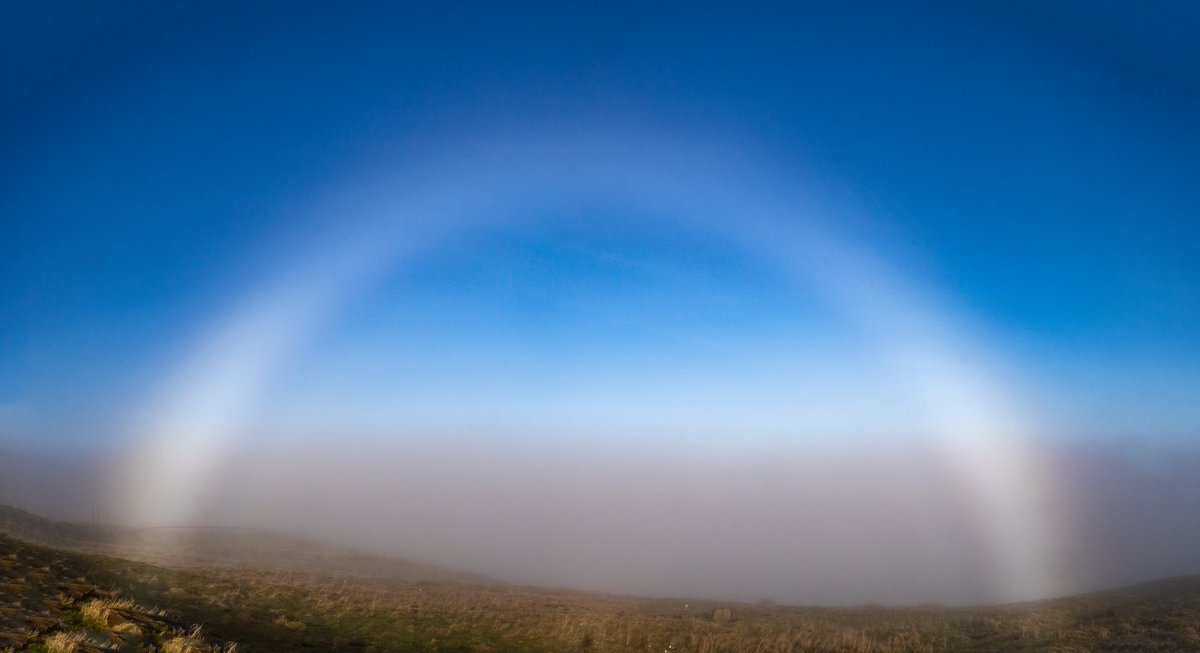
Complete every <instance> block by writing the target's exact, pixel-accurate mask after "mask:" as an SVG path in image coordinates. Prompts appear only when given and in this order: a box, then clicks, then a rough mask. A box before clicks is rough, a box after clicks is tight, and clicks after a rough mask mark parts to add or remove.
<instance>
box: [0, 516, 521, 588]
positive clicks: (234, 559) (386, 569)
mask: <svg viewBox="0 0 1200 653" xmlns="http://www.w3.org/2000/svg"><path fill="white" fill-rule="evenodd" d="M0 532H2V533H5V534H7V535H9V536H11V537H14V538H17V539H21V540H25V541H27V542H32V543H34V544H41V545H44V546H50V547H55V548H62V549H69V550H73V551H78V552H82V553H99V554H104V555H109V556H112V557H116V558H124V559H127V560H136V561H138V562H147V563H151V564H158V565H163V566H169V567H246V568H252V569H259V570H266V571H287V572H297V573H312V574H324V575H335V576H352V577H362V578H383V579H390V580H403V581H435V582H443V583H466V584H474V585H496V584H500V582H499V581H497V580H494V579H492V578H488V577H486V576H482V575H479V574H472V573H468V572H461V571H456V570H453V569H446V568H444V567H438V566H435V565H430V564H425V563H420V562H413V561H410V560H405V559H402V558H394V557H390V556H381V555H371V554H365V553H361V552H359V551H356V550H354V549H350V548H346V547H339V546H334V545H329V544H325V543H321V542H316V541H313V540H309V539H306V538H303V537H298V536H295V535H290V534H287V533H281V532H277V531H270V530H264V529H251V528H223V527H159V528H146V529H120V528H115V527H109V526H94V525H86V524H76V523H72V522H64V521H54V520H51V519H47V518H45V517H41V516H39V515H35V514H33V513H30V512H27V511H25V510H21V509H20V508H16V507H13V506H9V505H4V504H0Z"/></svg>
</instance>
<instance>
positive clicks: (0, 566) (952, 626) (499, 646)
mask: <svg viewBox="0 0 1200 653" xmlns="http://www.w3.org/2000/svg"><path fill="white" fill-rule="evenodd" d="M0 573H2V574H3V578H0V617H2V619H0V632H3V633H5V634H4V635H0V651H3V650H4V647H5V646H9V647H12V649H13V650H30V651H33V650H48V649H47V641H48V639H49V638H50V637H53V636H56V635H57V634H60V633H62V634H65V633H76V634H79V633H82V634H84V635H86V636H87V637H90V638H91V639H92V640H95V641H99V640H101V639H103V636H109V635H111V633H108V634H105V633H96V632H94V631H92V630H89V623H90V625H91V626H96V625H97V624H96V620H95V619H92V620H91V622H86V623H85V621H86V620H85V619H84V618H83V616H82V615H83V614H84V606H85V605H88V604H89V603H88V602H89V601H96V600H97V599H101V600H103V601H107V603H105V604H104V605H107V606H110V607H111V606H116V607H115V608H112V611H115V613H116V614H117V615H118V618H119V619H120V620H123V621H125V622H130V623H132V624H133V626H135V627H137V628H138V631H139V632H140V633H143V636H142V639H140V640H137V641H134V642H133V643H130V642H131V640H130V638H128V637H125V638H124V640H123V641H124V646H125V647H126V648H124V649H120V650H151V648H150V647H154V650H166V649H165V648H163V647H164V646H165V645H166V644H167V643H169V642H171V641H175V640H177V639H179V638H184V639H183V640H181V641H185V642H186V635H187V632H188V630H189V629H190V628H191V627H192V626H193V625H194V624H200V625H203V633H202V637H198V638H195V640H194V641H193V642H192V643H191V644H188V646H191V647H192V648H190V649H189V648H186V647H185V648H181V649H178V650H193V651H203V650H216V649H214V648H213V647H216V646H218V644H219V643H222V644H221V645H224V644H223V643H224V642H229V641H233V642H237V643H238V650H239V651H297V650H314V651H383V650H389V651H473V652H480V651H495V652H504V651H510V652H518V651H529V652H536V651H544V652H550V651H587V652H609V651H613V652H615V651H622V652H630V651H638V652H645V653H660V652H663V651H665V652H668V653H675V652H676V651H691V652H697V653H716V652H719V651H727V652H730V653H743V652H744V653H751V652H754V653H771V652H785V651H786V652H796V651H844V652H855V653H872V652H879V653H885V652H902V651H906V652H917V651H1059V652H1061V653H1066V652H1073V651H1200V578H1197V577H1189V578H1177V579H1170V580H1167V581H1160V582H1157V583H1150V584H1145V585H1139V586H1136V587H1130V588H1124V589H1121V590H1116V591H1112V592H1104V593H1099V594H1093V595H1087V596H1078V597H1070V598H1063V599H1056V600H1052V601H1043V602H1035V603H1025V604H1016V605H1005V606H995V607H982V608H953V609H950V608H935V607H923V608H878V607H874V608H845V609H832V608H799V607H787V606H773V605H742V604H735V603H713V602H694V601H685V600H675V599H645V598H634V597H624V596H611V595H603V594H591V593H583V592H568V591H561V590H550V589H541V588H530V587H513V586H504V585H498V584H470V583H455V582H446V581H411V580H399V579H395V578H390V579H389V578H377V579H373V578H366V577H363V576H345V575H341V576H339V575H331V574H328V573H312V572H306V571H301V570H283V569H280V568H274V569H265V570H264V569H256V568H251V567H240V568H235V567H231V566H228V565H211V566H208V567H192V568H189V569H173V568H168V567H164V566H159V565H152V564H147V563H144V562H135V561H129V560H122V559H118V558H113V557H108V556H100V555H91V554H83V553H76V552H67V551H62V550H57V549H51V548H47V547H42V546H37V545H32V544H28V543H24V542H21V541H18V540H15V539H12V538H8V537H0ZM101 607H103V606H101ZM726 609H728V611H727V612H726ZM92 611H93V612H95V611H96V610H95V609H92ZM116 623H118V625H119V624H120V623H122V622H121V621H117V622H116ZM58 636H60V637H61V636H62V635H58ZM117 636H118V637H122V636H121V635H119V634H118V635H117ZM173 638H174V639H173ZM109 645H110V648H109V649H100V648H96V649H78V650H118V649H116V648H112V647H111V646H112V642H111V640H109ZM139 647H140V648H139ZM62 650H69V649H62Z"/></svg>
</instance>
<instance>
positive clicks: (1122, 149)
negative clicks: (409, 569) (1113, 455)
mask: <svg viewBox="0 0 1200 653" xmlns="http://www.w3.org/2000/svg"><path fill="white" fill-rule="evenodd" d="M1040 5H1041V3H1028V4H1020V3H1016V4H1011V5H1007V6H1005V7H1002V8H995V7H990V8H985V7H983V6H981V5H980V6H974V5H969V4H962V3H946V4H940V3H919V4H918V5H914V6H911V7H905V8H901V7H898V6H893V5H892V4H891V3H879V4H873V3H868V4H862V5H858V6H854V7H835V6H829V5H810V4H805V3H801V4H793V5H790V6H787V7H785V8H781V7H778V6H776V7H768V6H759V7H757V8H754V9H744V8H738V9H736V10H735V9H733V8H732V7H720V6H714V5H706V6H699V7H697V6H687V5H682V4H679V5H677V4H658V3H654V6H644V3H643V4H630V5H617V4H612V3H600V4H594V5H584V4H579V5H572V6H570V7H549V6H544V5H542V6H538V5H522V6H512V7H501V6H498V5H490V4H487V3H479V4H453V5H438V4H432V5H416V4H413V5H404V4H389V5H382V4H381V5H362V6H353V7H333V6H330V5H308V4H289V5H252V6H244V5H240V4H239V5H234V6H219V5H206V6H201V7H194V8H179V7H174V8H172V7H168V6H165V5H160V4H157V3H147V4H145V5H138V4H130V5H126V6H123V7H100V8H97V7H91V8H81V7H75V6H70V5H69V4H44V3H28V4H22V3H17V4H13V5H9V6H8V7H6V8H5V9H4V10H3V11H4V16H3V19H2V20H0V23H2V24H4V25H6V27H4V28H3V29H4V30H5V32H4V36H3V39H0V41H2V42H3V43H4V45H3V48H4V50H3V52H2V54H3V56H2V57H0V58H2V59H3V60H4V61H5V62H6V63H5V67H4V69H3V72H2V74H3V78H0V79H2V82H3V87H4V89H5V91H4V102H3V105H2V106H0V117H2V118H3V120H0V151H2V152H3V155H2V156H0V174H2V175H3V179H4V183H3V186H2V187H0V220H2V221H3V222H2V226H3V233H4V237H3V238H2V239H0V261H2V262H0V315H2V316H3V319H2V320H0V351H2V352H3V353H2V354H0V355H2V358H0V429H3V432H2V433H0V435H3V437H6V438H7V437H11V438H14V439H17V440H22V441H31V440H32V441H44V442H59V443H73V442H76V441H95V440H100V439H108V438H117V439H120V438H122V437H126V434H125V432H124V429H125V428H126V427H127V426H128V424H129V420H130V419H131V418H130V415H132V414H136V413H137V411H138V410H139V407H140V406H141V405H142V404H143V403H144V402H145V401H146V399H145V398H146V397H147V396H148V395H152V394H153V393H154V391H155V389H156V388H158V387H160V386H161V385H164V384H168V383H169V382H170V379H171V378H172V376H173V371H174V370H175V369H176V368H177V367H178V366H179V365H180V364H181V363H180V361H182V360H185V359H186V358H187V352H188V351H189V349H190V348H191V347H192V345H193V343H194V341H195V340H196V339H197V338H198V337H200V334H202V333H204V332H205V330H206V329H208V328H209V327H210V325H211V324H213V323H215V322H219V321H220V319H221V316H222V315H225V314H226V313H227V312H228V311H229V310H230V307H231V306H234V305H237V304H238V302H239V301H241V300H242V298H243V296H244V293H245V292H246V289H247V288H252V287H256V286H258V285H260V284H262V283H265V282H266V281H265V280H267V279H270V278H273V275H278V274H279V269H280V267H281V266H284V267H286V266H287V265H289V264H294V262H293V263H288V261H290V260H291V259H288V258H287V256H286V255H285V254H286V252H288V251H290V249H291V248H293V247H296V246H297V245H296V243H300V242H303V241H304V239H305V238H310V237H311V234H313V233H315V232H317V231H318V230H319V226H320V225H321V224H323V222H322V221H323V220H325V221H327V220H330V219H332V220H333V221H334V223H335V224H337V223H338V221H339V220H340V221H347V222H352V221H353V220H354V217H353V216H335V217H333V218H330V217H329V216H320V215H314V211H313V210H311V207H312V206H314V205H316V204H319V202H320V201H321V200H322V198H324V197H326V196H328V195H330V194H336V193H337V192H343V191H344V192H349V193H352V192H353V190H352V189H353V188H355V187H356V184H357V183H358V182H359V180H360V179H363V178H369V177H372V176H373V175H375V174H377V173H378V172H379V170H380V168H386V167H387V166H388V165H391V163H388V162H401V163H399V164H397V165H399V166H400V167H401V168H402V167H403V166H404V165H420V162H421V161H422V160H425V159H424V158H423V157H429V156H432V157H434V158H435V159H437V160H442V159H438V157H442V158H453V156H454V151H455V150H456V148H463V147H464V146H463V139H464V134H471V133H476V132H488V133H500V134H520V133H529V132H533V133H537V132H538V125H542V124H551V123H552V124H555V125H557V126H559V129H560V130H561V133H563V134H570V133H571V132H572V129H573V126H577V127H578V129H579V131H586V129H587V127H588V126H589V125H593V124H595V123H598V122H600V123H604V124H605V125H607V126H608V127H606V129H607V130H608V131H607V132H606V133H618V134H619V133H620V126H621V125H624V124H628V125H630V134H629V136H628V137H629V138H630V139H631V140H636V138H637V136H636V134H637V133H639V130H640V131H642V132H644V131H650V132H656V131H657V132H661V133H663V134H671V135H675V134H687V135H688V136H687V138H689V139H691V140H693V141H694V142H693V145H695V147H697V148H699V149H700V150H704V148H705V147H708V145H707V144H706V143H705V142H704V138H707V137H711V139H712V145H711V148H712V151H714V152H718V153H719V152H722V151H724V150H726V149H732V150H736V151H737V152H739V155H740V156H742V157H746V158H750V159H756V160H759V161H761V162H764V163H763V164H762V166H763V167H764V168H770V169H771V170H772V175H773V177H772V178H773V179H785V180H786V179H789V178H795V179H804V180H806V181H805V182H804V183H806V184H816V185H819V186H820V191H819V192H820V194H821V196H822V197H826V198H829V201H830V205H831V206H836V207H838V208H837V210H835V211H832V212H831V213H832V217H830V218H829V220H830V221H831V222H832V223H833V224H834V226H835V228H836V229H838V230H841V231H844V232H846V233H850V234H853V235H854V237H855V238H856V239H858V240H860V241H862V242H863V243H865V244H866V246H867V247H869V249H870V250H871V251H872V252H873V253H874V255H875V256H877V257H878V258H879V259H881V260H884V261H886V262H887V263H888V266H889V269H891V270H895V271H896V274H897V275H899V276H900V277H902V278H903V279H905V284H906V285H913V286H916V287H920V288H922V289H926V290H927V291H928V293H929V294H931V295H934V296H936V297H938V298H939V301H940V302H942V303H944V304H945V305H948V306H952V307H954V309H955V310H956V311H959V312H960V313H961V314H962V315H965V316H967V318H968V319H969V321H970V322H971V323H972V324H974V325H976V326H977V331H978V335H979V337H980V338H981V339H982V340H985V341H986V342H985V344H986V345H987V347H988V348H989V349H990V350H992V351H993V352H994V353H996V354H997V356H998V357H999V358H1001V359H1003V361H1004V365H1005V366H1007V367H1008V368H1011V372H1012V374H1013V376H1014V378H1015V380H1016V382H1017V384H1018V385H1021V386H1022V388H1023V390H1024V393H1025V394H1026V395H1028V396H1029V397H1030V399H1029V400H1030V401H1031V402H1032V403H1033V404H1035V405H1036V406H1037V410H1039V411H1044V412H1047V413H1049V415H1050V421H1051V422H1052V423H1053V424H1054V425H1055V428H1056V429H1057V430H1059V431H1061V435H1062V436H1063V437H1093V436H1111V435H1132V436H1138V437H1148V438H1156V437H1181V436H1183V437H1187V436H1192V435H1194V434H1195V433H1196V429H1197V427H1200V412H1198V411H1197V408H1196V406H1200V396H1197V393H1198V392H1200V390H1198V388H1200V339H1198V338H1197V337H1196V335H1197V334H1198V333H1200V289H1198V288H1200V283H1198V282H1200V256H1198V255H1197V254H1198V253H1197V251H1196V250H1197V243H1200V220H1198V219H1197V217H1198V216H1200V197H1198V195H1197V191H1196V183H1195V182H1196V173H1197V171H1200V123H1197V121H1196V120H1195V115H1197V113H1198V110H1200V73H1198V72H1197V71H1198V70H1200V66H1198V65H1197V64H1200V46H1198V45H1197V44H1196V43H1195V40H1194V39H1193V38H1191V35H1192V34H1193V33H1194V32H1193V30H1191V29H1190V28H1189V27H1188V26H1192V27H1194V26H1195V25H1196V24H1197V22H1196V21H1197V16H1196V14H1195V10H1194V9H1191V8H1189V7H1187V6H1186V5H1184V4H1169V3H1164V4H1161V5H1157V6H1156V7H1154V8H1152V9H1147V10H1145V11H1135V10H1133V9H1130V8H1121V7H1117V6H1109V5H1106V4H1103V3H1100V4H1095V3H1065V4H1058V5H1056V7H1055V8H1052V9H1048V8H1045V7H1042V6H1040ZM635 126H636V127H635ZM696 135H703V136H704V138H700V139H697V138H696ZM563 138H567V137H563ZM697 140H698V141H699V142H695V141H697ZM567 141H569V138H567ZM469 181H470V180H467V182H468V183H469ZM330 189H340V190H330ZM347 189H350V190H347ZM546 192H547V193H551V194H552V193H553V192H554V189H546ZM568 204H570V203H568ZM556 210H561V211H564V212H567V213H570V214H571V215H572V216H573V218H572V220H576V219H578V220H577V221H573V222H571V223H570V224H569V225H566V226H564V225H563V224H560V223H559V222H556V219H555V218H554V217H553V216H550V217H548V218H547V219H545V220H542V221H539V222H535V223H533V224H532V226H528V225H526V226H511V225H510V226H503V225H501V226H499V227H496V228H495V229H493V230H491V231H488V230H484V231H482V232H480V233H476V234H474V235H472V236H471V237H468V238H464V239H461V240H458V241H455V242H453V243H450V244H447V245H445V246H442V247H440V248H437V249H436V251H429V252H425V253H423V254H421V255H420V256H417V257H415V258H414V259H412V260H411V261H408V262H407V263H406V264H405V265H397V266H395V267H392V268H388V269H387V270H386V271H385V272H383V273H381V274H379V275H377V276H376V277H375V278H373V279H372V280H371V282H370V283H369V284H368V286H367V288H366V289H365V290H363V291H361V292H359V293H357V294H355V295H353V297H351V298H349V299H348V300H347V301H346V302H344V303H343V304H341V305H340V308H339V309H338V311H336V312H335V314H333V315H330V316H328V317H327V318H326V319H325V321H324V322H323V323H322V326H321V327H320V328H319V329H317V330H316V332H315V333H314V334H312V335H311V337H309V338H307V339H306V340H305V341H304V342H303V344H301V345H300V346H298V347H297V348H296V350H295V351H294V352H292V353H291V354H290V356H289V358H288V362H287V364H286V365H285V366H284V367H283V368H282V369H281V370H278V371H277V372H276V373H275V374H274V375H273V376H272V377H271V378H272V379H273V380H272V381H271V383H270V384H269V388H268V389H267V390H266V391H265V392H264V397H263V399H262V401H261V402H260V403H259V405H258V406H257V408H256V418H255V419H256V420H258V422H257V423H259V424H260V425H261V428H262V429H263V430H272V429H275V430H284V431H287V430H288V429H291V428H299V425H307V426H308V427H310V428H329V429H336V428H338V427H339V426H340V427H344V428H348V429H367V430H376V431H377V430H387V429H389V428H392V429H395V430H397V431H405V430H409V431H411V430H412V429H419V428H429V427H436V426H438V425H441V426H443V427H447V428H460V427H463V426H465V425H470V424H476V423H489V424H496V423H499V424H506V425H509V426H512V427H514V428H524V427H529V428H546V429H553V428H564V425H574V426H575V427H579V426H581V425H591V426H594V427H596V428H599V429H600V430H603V429H604V428H606V427H611V428H613V429H624V430H629V429H631V428H633V429H635V430H636V429H641V430H646V431H650V432H655V431H656V430H672V429H674V430H675V431H678V430H687V429H688V428H700V427H701V426H703V425H708V426H710V427H712V428H717V429H725V430H727V431H729V430H734V431H736V430H743V431H746V430H748V431H762V432H771V433H773V434H776V435H777V434H778V433H793V432H794V433H808V434H811V433H814V432H842V431H846V430H866V431H869V430H871V429H873V428H876V427H877V426H879V425H880V424H882V423H885V422H888V421H896V420H899V421H901V422H903V420H904V419H905V412H904V409H903V408H902V406H901V405H900V404H902V403H903V402H902V400H901V399H898V398H897V397H896V396H895V392H894V389H893V387H892V386H893V385H894V383H893V382H891V381H888V380H886V379H882V380H881V377H880V375H879V374H878V372H877V370H875V368H874V366H873V364H872V362H871V360H870V354H869V350H868V349H865V348H864V347H863V346H862V344H861V342H859V340H857V339H856V338H855V337H854V336H853V335H852V334H851V333H849V332H847V330H846V323H845V319H844V317H843V316H839V315H838V314H837V312H836V311H831V310H830V309H829V307H828V306H827V305H825V304H823V303H822V302H821V300H820V298H819V296H818V295H819V293H815V292H813V290H812V289H810V288H804V287H802V286H797V285H796V284H794V283H792V282H791V280H790V279H789V278H788V275H786V274H784V273H782V272H780V271H779V270H778V269H777V268H775V267H773V266H772V265H770V264H769V263H768V262H764V261H762V260H760V258H759V257H756V256H753V255H750V254H747V253H746V252H744V251H741V250H739V249H738V248H737V247H734V246H731V245H730V244H728V243H724V242H722V241H721V239H720V238H716V237H712V236H704V235H699V234H695V233H685V232H681V231H678V230H672V228H670V227H669V226H664V225H659V224H658V223H657V222H656V216H653V215H645V214H644V213H639V209H631V208H629V207H628V206H625V205H623V204H622V203H621V202H620V201H616V202H613V203H604V202H595V201H592V200H584V199H580V200H579V201H577V202H575V203H574V204H571V205H569V206H566V207H565V208H561V209H556ZM347 229H351V227H347ZM792 384H794V385H792ZM785 387H787V388H791V387H795V388H802V389H803V392H802V393H801V394H802V395H803V397H804V398H806V399H801V398H797V396H796V394H795V393H788V392H783V391H782V390H781V388H785ZM649 389H653V390H654V392H653V393H650V392H649ZM697 406H702V407H706V408H697ZM821 407H824V410H818V409H819V408H821ZM864 414H866V415H868V416H870V417H864V416H863V415H864ZM899 429H900V430H902V431H903V430H904V429H905V427H904V426H903V425H901V426H900V427H899Z"/></svg>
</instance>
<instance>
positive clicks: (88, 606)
mask: <svg viewBox="0 0 1200 653" xmlns="http://www.w3.org/2000/svg"><path fill="white" fill-rule="evenodd" d="M122 611H126V612H129V611H136V612H146V611H145V610H142V609H141V608H139V607H138V606H137V604H135V603H134V602H133V601H131V600H129V599H111V598H98V599H92V600H90V601H87V602H85V603H82V604H80V606H79V612H80V614H81V615H82V619H83V625H85V626H87V627H88V628H93V629H96V630H113V631H116V632H122V633H136V632H139V630H140V629H139V628H138V627H137V624H135V623H133V622H132V621H130V620H129V619H127V618H126V617H125V616H124V615H122Z"/></svg>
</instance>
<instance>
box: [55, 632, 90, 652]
mask: <svg viewBox="0 0 1200 653" xmlns="http://www.w3.org/2000/svg"><path fill="white" fill-rule="evenodd" d="M86 641H87V637H86V636H85V635H84V634H83V633H67V632H59V633H54V634H53V635H51V636H49V637H47V638H46V641H45V645H46V650H47V651H48V652H49V653H75V652H76V651H78V650H79V647H80V646H82V645H83V644H84V643H85V642H86Z"/></svg>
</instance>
